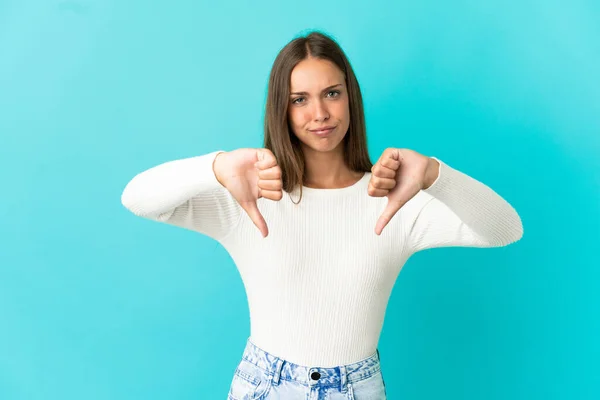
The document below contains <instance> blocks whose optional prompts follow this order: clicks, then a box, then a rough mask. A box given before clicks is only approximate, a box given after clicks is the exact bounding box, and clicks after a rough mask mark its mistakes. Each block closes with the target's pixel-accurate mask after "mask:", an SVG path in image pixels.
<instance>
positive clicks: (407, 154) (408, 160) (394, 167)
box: [368, 148, 440, 235]
mask: <svg viewBox="0 0 600 400" xmlns="http://www.w3.org/2000/svg"><path fill="white" fill-rule="evenodd" d="M439 168H440V164H439V162H437V161H436V160H434V159H433V158H430V157H426V156H424V155H422V154H419V153H417V152H416V151H413V150H409V149H395V148H388V149H386V150H385V151H384V152H383V154H382V155H381V157H379V160H378V161H377V163H375V165H373V168H371V172H372V174H371V181H370V182H369V189H368V192H369V196H373V197H387V198H388V204H387V207H386V208H385V210H384V211H383V213H382V214H381V216H380V217H379V220H378V221H377V225H376V226H375V233H376V234H377V235H380V234H381V231H383V228H385V226H386V225H387V224H388V223H389V222H390V220H391V219H392V217H393V216H394V215H396V213H397V212H398V210H400V208H401V207H402V206H403V205H404V204H406V202H408V201H409V200H410V199H412V198H413V197H414V196H415V195H416V194H417V193H419V191H420V190H423V189H427V188H429V187H430V186H431V185H432V184H433V183H434V182H435V180H436V179H437V178H438V174H439Z"/></svg>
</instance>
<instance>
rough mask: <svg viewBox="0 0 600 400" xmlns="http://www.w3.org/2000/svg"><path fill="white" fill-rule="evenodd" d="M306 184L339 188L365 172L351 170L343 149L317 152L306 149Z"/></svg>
mask: <svg viewBox="0 0 600 400" xmlns="http://www.w3.org/2000/svg"><path fill="white" fill-rule="evenodd" d="M304 162H305V179H304V186H306V187H310V188H316V189H337V188H343V187H347V186H351V185H353V184H354V183H356V182H357V181H358V180H359V179H360V178H361V177H362V176H363V174H364V173H363V172H356V171H353V170H351V169H350V168H349V167H348V166H347V165H346V162H345V161H344V154H343V152H341V151H335V152H327V153H325V152H315V151H310V150H308V151H307V149H304Z"/></svg>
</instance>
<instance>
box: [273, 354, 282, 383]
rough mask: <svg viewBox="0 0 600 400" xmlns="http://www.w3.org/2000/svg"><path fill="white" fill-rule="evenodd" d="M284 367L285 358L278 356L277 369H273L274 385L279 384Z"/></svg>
mask: <svg viewBox="0 0 600 400" xmlns="http://www.w3.org/2000/svg"><path fill="white" fill-rule="evenodd" d="M282 368H283V360H282V359H281V358H278V359H276V360H275V369H274V370H273V378H272V382H273V385H274V386H277V385H278V384H279V378H280V377H281V369H282Z"/></svg>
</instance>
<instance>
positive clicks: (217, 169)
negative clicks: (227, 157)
mask: <svg viewBox="0 0 600 400" xmlns="http://www.w3.org/2000/svg"><path fill="white" fill-rule="evenodd" d="M226 153H227V152H225V151H221V152H219V153H218V154H217V155H216V156H215V159H214V160H213V165H212V167H213V173H214V174H215V178H217V181H218V182H219V183H220V184H221V185H222V186H225V184H224V182H223V159H224V157H223V155H224V154H226Z"/></svg>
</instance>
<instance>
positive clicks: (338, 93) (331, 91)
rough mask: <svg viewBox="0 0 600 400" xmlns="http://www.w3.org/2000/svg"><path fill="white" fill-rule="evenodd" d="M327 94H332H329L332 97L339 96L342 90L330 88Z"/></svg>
mask: <svg viewBox="0 0 600 400" xmlns="http://www.w3.org/2000/svg"><path fill="white" fill-rule="evenodd" d="M327 95H328V96H329V95H331V96H329V97H330V98H331V97H338V96H339V95H340V91H339V90H330V91H329V92H327Z"/></svg>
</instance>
